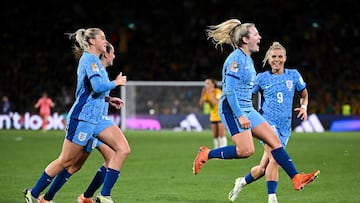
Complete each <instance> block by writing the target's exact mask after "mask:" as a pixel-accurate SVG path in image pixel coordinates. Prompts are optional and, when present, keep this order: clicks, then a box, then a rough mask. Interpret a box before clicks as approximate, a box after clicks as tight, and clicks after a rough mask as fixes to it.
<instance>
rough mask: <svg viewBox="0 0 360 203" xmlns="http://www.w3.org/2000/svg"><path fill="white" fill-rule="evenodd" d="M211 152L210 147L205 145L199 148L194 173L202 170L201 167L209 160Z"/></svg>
mask: <svg viewBox="0 0 360 203" xmlns="http://www.w3.org/2000/svg"><path fill="white" fill-rule="evenodd" d="M209 152H210V149H209V148H207V147H205V146H201V147H200V148H199V151H198V154H197V155H196V158H195V160H194V163H193V173H194V175H197V174H198V173H199V172H200V169H201V168H202V167H203V166H204V164H205V163H206V162H207V160H208V155H209Z"/></svg>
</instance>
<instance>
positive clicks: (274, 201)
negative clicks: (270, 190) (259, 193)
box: [268, 195, 279, 203]
mask: <svg viewBox="0 0 360 203" xmlns="http://www.w3.org/2000/svg"><path fill="white" fill-rule="evenodd" d="M268 203H279V202H278V201H277V198H276V196H275V195H274V196H273V195H272V196H269V199H268Z"/></svg>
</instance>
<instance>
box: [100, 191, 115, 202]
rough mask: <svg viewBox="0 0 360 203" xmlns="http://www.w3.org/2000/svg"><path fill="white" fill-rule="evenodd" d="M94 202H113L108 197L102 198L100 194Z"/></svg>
mask: <svg viewBox="0 0 360 203" xmlns="http://www.w3.org/2000/svg"><path fill="white" fill-rule="evenodd" d="M96 202H97V203H114V201H113V200H112V199H111V197H110V196H103V195H101V193H99V194H98V195H97V196H96Z"/></svg>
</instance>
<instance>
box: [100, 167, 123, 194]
mask: <svg viewBox="0 0 360 203" xmlns="http://www.w3.org/2000/svg"><path fill="white" fill-rule="evenodd" d="M119 175H120V171H117V170H114V169H111V168H109V169H107V171H106V175H105V179H104V185H103V188H102V190H101V194H102V195H103V196H110V193H111V190H112V188H113V186H114V185H115V183H116V181H117V179H118V178H119Z"/></svg>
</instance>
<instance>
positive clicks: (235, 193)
mask: <svg viewBox="0 0 360 203" xmlns="http://www.w3.org/2000/svg"><path fill="white" fill-rule="evenodd" d="M243 179H244V177H239V178H236V180H235V185H234V188H233V189H232V190H231V191H230V192H229V196H228V197H229V200H230V201H232V202H234V201H235V200H236V199H237V198H238V197H239V193H240V191H241V190H242V189H243V188H244V186H245V181H243Z"/></svg>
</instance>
